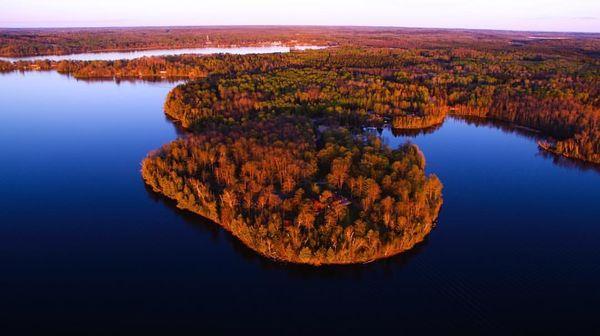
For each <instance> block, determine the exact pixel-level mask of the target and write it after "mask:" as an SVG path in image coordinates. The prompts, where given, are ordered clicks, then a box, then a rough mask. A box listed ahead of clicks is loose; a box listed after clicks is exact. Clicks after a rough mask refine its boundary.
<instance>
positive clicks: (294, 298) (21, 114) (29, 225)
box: [0, 72, 600, 334]
mask: <svg viewBox="0 0 600 336" xmlns="http://www.w3.org/2000/svg"><path fill="white" fill-rule="evenodd" d="M173 86H174V84H173V83H165V82H163V83H148V82H121V83H118V84H117V83H115V82H84V81H77V80H75V79H72V78H69V77H65V76H61V75H58V74H56V73H52V72H34V73H26V74H21V73H11V74H6V75H0V101H1V102H2V105H1V106H2V107H1V110H0V151H1V153H2V161H1V164H0V275H1V276H0V298H1V301H0V309H1V310H2V312H1V315H0V316H1V318H0V321H3V322H0V330H10V331H11V333H6V332H4V333H3V334H25V333H29V332H32V331H42V330H44V331H50V332H56V331H59V330H60V331H68V332H79V333H90V332H93V333H112V334H114V333H115V332H117V333H125V332H135V333H147V332H155V333H159V332H163V333H169V332H174V331H183V330H185V331H190V330H191V331H197V332H198V333H199V334H202V332H205V333H204V334H208V333H207V332H212V333H214V332H215V331H230V332H231V331H234V330H235V331H244V332H246V333H248V332H249V331H256V330H258V329H261V330H263V331H265V330H266V331H268V332H269V333H277V332H282V334H288V333H307V332H317V333H322V332H331V333H334V334H339V333H342V332H359V331H370V332H378V333H381V332H383V331H388V332H390V333H393V334H398V333H401V332H403V331H412V332H433V331H438V332H440V334H450V333H452V332H455V331H471V332H483V331H487V332H490V331H491V332H497V333H502V332H507V333H514V332H525V331H529V332H532V331H537V332H541V331H551V332H566V331H569V332H574V331H576V330H580V329H581V330H583V329H587V330H595V331H596V332H598V331H600V329H598V328H599V324H600V323H599V321H598V319H597V316H596V315H597V313H598V310H599V309H600V291H599V290H598V284H599V283H600V244H599V242H600V220H599V218H600V205H599V201H600V173H599V172H598V171H596V170H593V169H587V170H586V169H584V168H582V167H577V166H569V165H565V164H564V163H560V162H558V163H555V162H554V160H553V159H552V158H551V157H546V156H543V155H540V153H539V152H538V150H537V148H536V145H535V141H534V139H533V138H531V137H529V136H525V135H521V134H519V133H515V132H509V131H506V130H502V129H499V128H497V127H494V126H485V125H484V126H476V125H474V124H469V123H467V122H465V121H460V120H453V119H450V120H447V121H446V123H445V124H444V125H443V126H442V127H441V128H440V129H438V130H436V131H435V132H433V133H431V134H426V135H419V136H416V137H409V139H410V140H412V141H413V142H415V143H417V144H418V145H419V146H420V147H421V149H422V150H423V152H424V153H425V155H426V157H427V164H428V168H427V169H428V171H430V172H433V173H436V174H438V176H439V177H440V178H441V180H442V182H443V183H444V185H445V187H444V199H445V202H444V206H443V208H442V212H441V215H440V219H439V225H438V227H437V228H436V229H435V230H434V231H433V232H432V234H431V235H430V238H429V239H428V240H427V242H425V243H424V244H422V245H420V246H419V247H418V248H416V249H415V250H414V251H412V252H410V253H407V254H404V255H402V256H399V257H396V258H392V259H389V260H384V261H380V262H376V263H372V264H368V265H360V266H350V267H327V268H320V269H314V268H306V267H297V266H289V265H288V266H286V265H282V264H277V263H273V262H270V261H267V260H264V259H262V258H260V257H257V256H256V255H254V254H253V253H252V252H250V251H248V250H247V249H246V248H244V247H243V246H241V245H240V244H238V243H236V241H234V240H232V239H231V238H230V237H229V236H228V234H226V233H225V232H223V231H222V230H220V229H219V228H218V227H217V226H216V225H213V224H211V223H207V222H205V221H203V220H201V219H198V218H195V217H193V216H190V215H188V214H186V213H182V212H180V211H177V210H176V209H175V208H174V207H173V206H172V204H171V203H169V202H165V201H163V200H162V199H161V198H159V197H157V196H156V195H154V194H152V193H151V192H149V191H148V190H147V189H146V188H145V187H144V184H143V182H142V180H141V178H140V174H139V169H140V165H139V164H140V161H141V160H142V158H143V157H144V156H145V155H146V153H147V152H148V151H149V150H152V149H155V148H158V147H159V146H161V145H162V144H164V143H167V142H168V141H170V140H172V139H174V138H175V137H176V136H177V131H176V129H175V128H174V126H173V125H172V124H171V123H170V122H169V121H168V120H167V119H165V117H164V115H163V112H162V103H163V100H164V98H165V95H166V94H167V92H168V91H169V89H170V88H171V87H173ZM383 136H384V137H385V138H386V140H387V141H388V143H389V144H390V145H397V144H399V143H402V142H404V141H405V140H406V138H405V137H400V136H399V137H394V136H393V135H392V134H391V133H390V132H389V131H384V132H383ZM15 331H17V332H18V333H17V332H15ZM284 331H285V332H286V333H283V332H284Z"/></svg>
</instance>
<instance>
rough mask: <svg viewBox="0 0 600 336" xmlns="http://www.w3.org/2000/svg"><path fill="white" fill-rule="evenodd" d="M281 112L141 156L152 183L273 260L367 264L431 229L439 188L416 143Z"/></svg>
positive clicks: (407, 245) (406, 246)
mask: <svg viewBox="0 0 600 336" xmlns="http://www.w3.org/2000/svg"><path fill="white" fill-rule="evenodd" d="M316 132H317V131H316V130H315V129H314V126H313V123H312V122H311V119H309V118H305V117H301V116H300V117H299V116H290V115H288V116H281V117H275V118H268V119H266V120H263V121H256V122H247V123H244V124H240V125H236V126H232V127H221V128H220V129H219V130H216V129H214V130H210V131H204V132H199V133H196V134H194V135H192V136H189V137H187V138H185V139H181V140H177V141H174V142H172V143H170V144H168V145H166V146H164V147H163V148H162V149H160V150H159V151H158V152H155V153H152V154H151V155H149V157H148V158H147V159H145V160H144V162H143V168H142V174H143V176H144V179H145V180H146V182H147V183H148V184H149V185H151V186H152V188H153V189H154V190H155V191H157V192H160V193H162V194H164V195H166V196H168V197H170V198H172V199H175V200H176V201H177V203H178V206H180V207H182V208H184V209H188V210H191V211H193V212H196V213H198V214H200V215H202V216H204V217H207V218H209V219H211V220H213V221H215V222H217V223H220V224H221V225H222V226H223V227H225V228H226V229H227V230H229V231H231V232H232V233H233V234H234V235H235V236H236V237H238V238H239V239H240V240H241V241H243V242H244V243H245V244H246V245H248V246H249V247H251V248H252V249H254V250H256V251H258V252H259V253H261V254H263V255H265V256H268V257H270V258H274V259H278V260H284V261H290V262H295V263H308V264H315V265H320V264H344V263H357V262H367V261H371V260H374V259H378V258H383V257H388V256H391V255H394V254H397V253H399V252H402V251H404V250H407V249H409V248H411V247H412V246H414V244H416V243H418V242H420V241H422V240H423V239H424V237H425V236H426V235H427V234H428V233H429V232H430V230H431V228H432V226H433V224H434V221H435V219H436V218H437V214H438V211H439V209H440V206H441V204H442V198H441V189H442V185H441V183H440V181H439V180H438V179H437V178H436V177H435V176H430V177H427V176H426V175H425V173H424V168H425V160H424V158H423V155H422V154H421V153H420V152H419V150H418V149H417V148H416V146H414V145H408V144H407V145H405V146H403V147H401V148H399V149H396V150H391V149H389V148H388V147H386V146H384V145H382V143H381V140H380V139H379V138H377V137H367V136H364V135H357V134H352V133H351V132H349V131H348V130H347V129H346V128H343V127H340V128H329V129H327V130H325V131H323V133H319V134H318V136H317V135H316V134H315V133H316Z"/></svg>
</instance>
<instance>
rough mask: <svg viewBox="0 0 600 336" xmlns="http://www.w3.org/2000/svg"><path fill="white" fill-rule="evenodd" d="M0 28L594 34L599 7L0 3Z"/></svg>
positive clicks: (586, 2) (451, 1) (354, 0)
mask: <svg viewBox="0 0 600 336" xmlns="http://www.w3.org/2000/svg"><path fill="white" fill-rule="evenodd" d="M0 9H1V10H0V27H82V26H158V25H245V24H269V25H282V24H283V25H289V24H299V25H372V26H400V27H442V28H485V29H510V30H540V31H583V32H600V0H502V1H492V0H489V1H487V0H478V1H474V0H416V1H402V0H367V1H364V0H345V1H326V0H302V1H301V0H289V1H286V0H248V1H243V0H211V1H202V0H196V1H192V0H182V1H181V0H180V1H165V0H131V1H126V0H102V1H96V0H95V1H87V0H50V1H46V0H0Z"/></svg>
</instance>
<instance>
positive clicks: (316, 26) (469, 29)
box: [0, 24, 600, 35]
mask: <svg viewBox="0 0 600 336" xmlns="http://www.w3.org/2000/svg"><path fill="white" fill-rule="evenodd" d="M225 27H240V28H241V27H298V28H301V27H314V28H319V27H321V28H394V29H415V30H428V29H432V30H460V31H493V32H513V33H544V34H551V33H555V34H556V33H559V34H594V35H597V34H600V30H598V31H560V30H519V29H508V28H502V29H497V28H466V27H425V26H390V25H313V24H293V25H278V24H224V25H131V26H128V25H115V26H110V25H108V26H64V27H63V26H30V27H2V26H0V30H28V29H29V30H33V29H39V30H59V29H72V30H76V29H127V28H137V29H141V28H225Z"/></svg>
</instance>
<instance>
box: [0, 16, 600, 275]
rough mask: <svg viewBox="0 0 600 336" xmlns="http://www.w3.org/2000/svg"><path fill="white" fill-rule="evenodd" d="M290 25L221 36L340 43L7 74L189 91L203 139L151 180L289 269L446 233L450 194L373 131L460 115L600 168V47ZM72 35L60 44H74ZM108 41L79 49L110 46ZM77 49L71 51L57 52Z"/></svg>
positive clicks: (175, 95)
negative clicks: (173, 82) (444, 210)
mask: <svg viewBox="0 0 600 336" xmlns="http://www.w3.org/2000/svg"><path fill="white" fill-rule="evenodd" d="M288 29H289V30H285V29H283V28H282V30H279V31H278V34H274V33H273V32H265V31H263V32H262V33H261V34H258V33H257V34H258V35H256V36H260V37H257V38H247V37H245V36H246V33H243V32H240V31H237V30H235V29H233V30H232V31H229V32H227V34H225V33H223V35H221V37H220V38H221V40H222V41H229V42H230V43H233V41H237V42H236V43H238V44H241V45H253V44H255V43H259V42H260V43H277V41H285V42H286V43H297V42H298V41H296V40H294V39H293V38H292V37H291V35H290V34H291V33H292V32H293V34H296V35H299V36H302V39H301V41H302V42H307V43H318V44H321V45H327V46H329V47H328V48H326V49H321V50H303V51H296V50H294V51H292V52H289V53H280V54H251V55H226V54H218V55H206V56H196V55H178V56H161V57H144V58H139V59H132V60H114V61H68V60H63V61H49V60H43V61H42V60H39V61H18V62H1V61H0V71H4V72H6V71H15V70H20V71H31V70H55V71H58V72H60V73H63V74H67V75H71V76H74V77H76V78H79V79H97V78H103V79H111V80H113V79H117V80H127V79H136V80H137V79H144V80H156V79H165V78H169V79H184V80H186V82H185V83H183V84H180V85H177V86H176V87H175V88H173V89H172V90H171V91H170V93H169V94H168V96H167V97H166V101H165V105H164V109H165V113H166V114H167V116H168V117H169V118H171V119H172V120H173V121H174V122H176V123H177V124H178V125H179V126H180V127H181V128H183V129H184V130H185V132H186V133H187V135H186V136H183V137H181V138H180V139H177V140H175V141H173V142H171V143H169V144H166V145H165V146H163V147H162V148H160V149H158V150H156V151H153V152H151V153H149V155H148V157H147V158H146V159H144V161H143V163H142V176H143V179H144V181H145V182H146V183H147V184H148V185H149V186H150V187H151V188H152V189H153V190H154V191H155V192H157V193H160V194H162V195H164V196H166V197H168V198H170V199H172V200H174V201H175V202H176V203H177V205H178V207H180V208H182V209H186V210H189V211H192V212H194V213H196V214H199V215H201V216H203V217H206V218H208V219H210V220H212V221H214V222H215V223H217V224H219V225H221V226H222V227H223V228H225V229H226V230H228V231H229V232H231V233H232V235H234V236H235V237H237V238H238V239H239V240H240V241H242V242H243V243H244V244H245V245H246V246H248V247H249V248H251V249H253V250H254V251H256V252H257V253H259V254H261V255H264V256H266V257H268V258H271V259H275V260H279V261H285V262H292V263H302V264H311V265H326V264H351V263H364V262H369V261H372V260H377V259H381V258H386V257H389V256H393V255H396V254H398V253H401V252H403V251H406V250H408V249H410V248H412V247H413V246H414V245H415V244H418V243H419V242H422V241H423V240H424V239H425V238H426V237H427V235H428V234H429V233H430V231H431V230H432V228H433V227H434V226H435V225H436V220H437V218H438V216H439V212H440V208H441V205H442V203H443V197H442V182H441V181H440V180H439V179H438V178H437V177H436V176H435V175H433V174H427V172H426V165H425V161H426V160H425V157H424V155H423V154H422V153H421V152H420V151H419V149H418V148H417V147H416V146H415V145H412V144H405V145H403V146H400V147H399V148H397V149H392V148H389V147H388V146H387V145H386V144H384V143H382V140H381V139H380V138H379V137H378V136H377V134H376V133H374V132H371V131H370V130H372V129H381V128H384V127H389V128H392V129H394V130H396V131H408V132H412V131H418V130H430V129H435V128H436V127H439V125H441V124H443V122H444V120H445V119H446V118H447V116H453V117H457V118H478V119H481V120H494V121H502V122H505V123H507V124H509V125H513V126H517V127H520V128H523V129H529V130H534V131H536V132H537V133H536V134H538V135H539V136H540V137H542V138H543V140H541V141H540V142H539V147H540V149H541V150H544V151H547V152H549V153H553V154H556V155H560V156H564V157H568V158H571V159H576V160H583V161H586V162H590V163H592V164H600V92H599V90H600V82H599V81H600V61H599V58H598V50H600V39H598V38H597V37H594V36H588V35H585V34H568V33H563V34H562V35H561V38H560V39H528V38H527V36H526V35H524V34H523V33H518V32H512V33H509V32H495V33H494V32H476V31H463V30H461V31H452V30H410V29H401V28H389V29H383V28H381V29H380V28H369V27H365V28H358V27H353V28H334V27H331V28H323V27H321V28H298V27H297V28H288ZM319 29H320V30H319ZM188 33H189V34H188ZM12 34H13V33H11V34H8V35H6V36H4V37H3V38H8V39H11V38H13V37H14V36H13V35H12ZM56 34H57V36H55V40H57V41H61V39H62V38H65V39H66V38H67V37H65V36H63V35H61V34H64V33H60V32H57V33H56ZM99 34H100V33H99ZM101 34H109V33H108V32H102V33H101ZM110 34H112V33H110ZM136 34H138V32H132V33H131V35H125V36H120V37H119V38H117V39H116V41H117V44H116V45H115V46H112V47H114V48H119V46H124V45H129V44H128V43H129V42H127V41H129V40H128V39H133V40H135V39H136V38H138V37H136V36H138V35H136ZM171 34H173V33H172V32H160V33H159V36H161V37H162V38H164V40H161V41H162V42H160V43H158V42H157V43H156V44H154V43H153V42H152V43H150V42H149V41H150V40H148V39H146V38H142V37H139V39H138V40H137V41H138V42H139V43H133V44H131V45H132V46H133V47H132V48H146V47H147V48H151V47H158V46H172V47H182V46H189V45H192V44H194V41H195V40H194V37H193V36H196V35H197V34H196V35H194V34H191V33H190V32H189V31H187V30H182V31H179V32H177V34H180V35H181V36H182V37H181V40H180V41H182V42H181V43H182V44H180V45H179V44H172V43H174V42H173V41H172V40H170V39H169V36H170V35H171ZM210 34H215V32H211V33H210ZM92 35H93V34H92ZM92 35H85V36H86V37H85V38H84V39H83V41H82V42H81V43H79V44H76V46H75V47H73V46H72V47H71V48H74V49H73V50H75V51H81V50H89V49H90V48H95V47H92V46H94V45H95V44H94V42H93V41H94V39H93V36H92ZM140 36H141V35H140ZM178 36H179V35H178ZM276 37H277V39H278V40H275V38H276ZM41 39H43V37H37V38H33V39H31V42H30V44H27V43H26V42H23V40H22V39H16V38H15V41H17V42H15V41H13V42H12V44H10V46H12V47H11V48H12V49H5V50H4V51H3V53H4V54H19V55H21V54H29V53H33V52H36V50H37V51H38V52H40V53H41V52H43V53H48V52H49V51H48V49H43V48H41V47H39V46H38V45H37V44H35V43H39V42H40V41H41ZM61 43H62V42H57V45H58V46H59V47H60V46H61ZM59 47H57V48H59ZM67 47H68V45H67V44H66V42H64V46H63V47H60V48H59V49H57V50H59V51H60V52H64V51H65V50H67V49H65V48H67ZM61 48H62V49H61ZM98 48H100V49H102V50H105V49H108V48H111V46H106V45H102V46H100V47H97V48H96V49H98ZM40 50H43V51H40Z"/></svg>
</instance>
